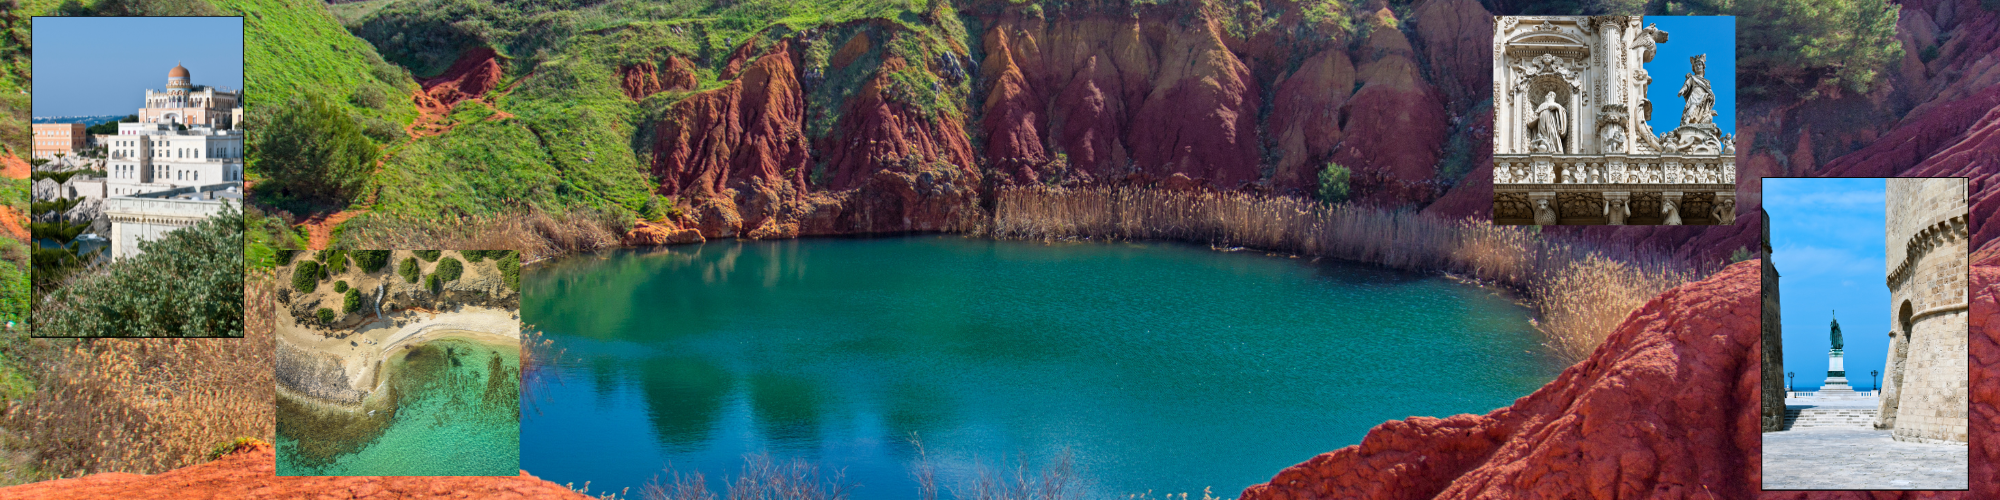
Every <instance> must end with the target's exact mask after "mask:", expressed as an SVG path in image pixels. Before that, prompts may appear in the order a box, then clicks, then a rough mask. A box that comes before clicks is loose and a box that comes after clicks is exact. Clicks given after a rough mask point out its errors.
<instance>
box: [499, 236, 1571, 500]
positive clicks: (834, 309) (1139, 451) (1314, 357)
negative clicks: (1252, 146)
mask: <svg viewBox="0 0 2000 500" xmlns="http://www.w3.org/2000/svg"><path fill="white" fill-rule="evenodd" d="M522 287H523V289H522V292H523V293H522V297H523V303H522V318H523V320H524V321H525V322H527V323H529V324H532V325H534V326H536V327H539V328H540V329H542V330H543V331H544V332H545V333H546V334H547V335H548V336H549V337H550V338H551V339H552V340H553V341H554V343H555V344H554V345H555V347H557V348H559V349H564V350H566V355H565V356H564V357H563V359H562V361H561V362H560V363H559V364H557V365H556V366H555V367H554V368H553V373H552V375H554V376H553V377H547V378H544V379H542V380H544V381H543V382H535V383H531V384H530V388H529V396H528V400H527V401H524V402H523V405H524V408H525V410H524V412H523V416H522V423H521V447H522V467H523V468H524V469H526V470H528V471H529V472H530V473H532V474H535V475H538V476H540V477H542V478H544V479H548V480H551V481H555V482H557V483H574V484H575V485H577V486H582V485H583V484H584V482H585V481H590V482H591V491H593V492H617V491H619V490H620V489H621V488H626V487H630V488H632V489H633V491H635V492H636V491H637V490H638V489H639V488H640V487H641V486H643V485H644V484H646V482H647V481H648V480H649V479H651V478H653V477H654V476H656V475H661V474H662V472H661V471H662V470H663V469H664V468H666V467H668V466H669V465H671V467H672V468H673V469H674V470H677V471H680V472H683V473H685V472H701V473H703V474H704V475H706V476H707V477H708V478H710V482H709V484H710V487H711V488H713V489H717V490H720V489H721V488H722V483H723V482H724V481H723V479H722V478H725V477H729V476H733V475H735V474H737V473H738V472H739V471H740V470H741V469H742V467H743V463H744V458H743V457H744V455H746V454H755V453H768V454H769V455H771V456H773V457H776V458H779V459H790V458H795V457H796V458H803V459H806V460H810V461H812V462H813V463H815V464H817V465H818V466H819V467H820V468H821V469H822V471H824V472H828V473H831V472H834V471H839V472H842V473H843V474H844V476H845V478H846V479H847V481H848V482H849V483H853V484H854V485H855V487H856V489H855V490H854V491H853V493H854V497H855V498H859V499H875V498H882V499H908V498H915V497H916V483H915V482H914V480H913V479H912V478H911V473H910V471H911V466H912V464H914V463H916V460H917V456H918V455H917V450H916V448H915V447H914V446H912V444H911V443H910V437H911V436H912V435H915V436H917V437H919V438H920V439H921V441H922V443H923V447H924V450H925V451H926V453H927V456H928V462H929V463H931V464H934V465H935V466H937V467H938V469H939V471H940V481H939V482H940V483H941V484H942V485H943V486H945V487H947V488H949V487H950V486H953V485H957V484H962V483H964V482H966V481H968V480H970V478H972V477H974V476H975V475H976V471H977V470H979V469H981V468H982V467H984V468H989V469H990V468H992V467H994V466H995V465H1000V464H1007V465H1011V464H1017V463H1019V462H1020V461H1022V460H1025V461H1027V462H1029V463H1030V464H1047V463H1049V462H1051V461H1053V460H1054V457H1056V456H1058V455H1059V454H1063V453H1067V454H1068V455H1069V456H1070V457H1072V458H1073V460H1074V461H1075V465H1076V467H1077V470H1078V471H1079V475H1080V476H1081V478H1082V479H1083V480H1084V481H1085V482H1087V483H1088V487H1089V488H1090V492H1091V493H1092V495H1091V496H1092V497H1109V496H1114V495H1116V496H1122V495H1124V494H1128V493H1144V492H1146V491H1149V490H1150V491H1152V492H1154V493H1155V494H1156V495H1157V494H1162V493H1165V492H1176V493H1178V492H1193V496H1194V497H1196V498H1199V497H1200V495H1201V490H1202V489H1203V488H1204V487H1213V488H1214V492H1215V493H1216V494H1217V495H1218V496H1223V497H1229V498H1233V497H1234V496H1235V495H1236V494H1237V493H1238V492H1239V491H1240V490H1241V489H1242V488H1243V487H1245V486H1248V485H1250V484H1254V483H1259V482H1263V481H1267V480H1269V479H1270V478H1271V476H1272V475H1274V474H1276V473H1277V472H1278V470H1280V469H1282V468H1284V467H1286V466H1289V465H1293V464H1296V463H1299V462H1302V461H1305V460H1306V459H1309V458H1312V457H1313V456H1314V455H1316V454H1319V453H1323V452H1326V451H1330V450H1333V449H1336V448H1339V447H1342V446H1347V445H1351V444H1356V443H1357V442H1359V440H1360V438H1361V437H1362V435H1363V434H1364V433H1366V432H1367V430H1368V429H1369V428H1370V427H1373V426H1375V425H1377V424H1380V423H1382V422H1383V421H1385V420H1391V419H1401V418H1404V417H1408V416H1412V415H1430V416H1447V415H1452V414H1457V413H1485V412H1488V411H1491V410H1493V409H1494V408H1496V407H1500V406H1505V405H1508V404H1511V403H1512V402H1513V400H1514V399H1515V398H1518V397H1521V396H1525V395H1527V394H1528V393H1530V392H1532V391H1533V390H1534V389H1536V388H1538V387H1540V386H1541V385H1542V384H1543V383H1546V382H1547V381H1549V380H1551V379H1553V378H1554V376H1555V374H1556V373H1558V372H1559V371H1560V369H1561V365H1559V364H1558V363H1557V362H1556V361H1554V360H1553V358H1551V357H1549V356H1547V355H1545V354H1543V352H1544V349H1542V348H1541V347H1540V345H1539V344H1538V341H1537V337H1536V335H1535V333H1534V332H1533V331H1532V330H1531V327H1530V326H1529V324H1528V319H1529V315H1530V311H1528V310H1527V309H1525V308H1522V307H1520V306H1518V305H1516V304H1514V303H1512V302H1510V301H1509V300H1508V299H1506V298H1504V297H1501V296H1498V295H1495V294H1493V293H1491V292H1490V291H1488V290H1484V289H1480V288H1476V287H1470V286H1465V285H1462V284H1458V283H1455V282H1452V281H1449V280H1447V279H1443V278H1439V277H1432V276H1426V275H1419V274H1411V273H1402V272H1393V271H1386V270H1381V269H1378V268H1373V267H1367V266H1357V265H1349V264H1338V263H1328V262H1320V263H1314V262H1310V261H1308V260H1306V259H1292V258H1285V257H1273V256H1268V255H1265V254H1262V253H1255V252H1216V251H1212V250H1209V249H1207V248H1205V247H1195V246H1188V245H1181V244H1167V243H1135V244H1099V243H1078V244H1056V245H1045V244H1041V243H1029V242H1013V241H992V240H983V239H968V238H963V237H957V236H915V237H897V238H873V239H807V240H793V241H779V242H743V243H738V242H722V243H709V244H706V245H701V246H683V247H673V248H672V251H671V252H670V253H636V252H615V253H608V254H602V255H588V256H579V257H572V258H569V259H565V260H563V261H560V262H556V263H553V264H551V265H547V266H543V267H540V268H537V269H533V270H531V272H529V273H527V274H526V275H525V276H524V277H523V285H522ZM947 494H948V492H947Z"/></svg>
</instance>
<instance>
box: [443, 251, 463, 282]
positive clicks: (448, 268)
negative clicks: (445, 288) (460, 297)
mask: <svg viewBox="0 0 2000 500" xmlns="http://www.w3.org/2000/svg"><path fill="white" fill-rule="evenodd" d="M464 273H465V264H464V263H461V262H459V261H458V259H454V258H451V257H445V258H444V260H442V261H439V262H438V265H437V274H438V275H439V278H438V279H440V280H443V281H452V280H456V279H458V277H459V275H461V274H464Z"/></svg>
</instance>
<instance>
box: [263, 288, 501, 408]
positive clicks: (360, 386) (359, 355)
mask: <svg viewBox="0 0 2000 500" xmlns="http://www.w3.org/2000/svg"><path fill="white" fill-rule="evenodd" d="M278 314H279V316H280V321H279V323H280V325H281V326H280V327H279V328H278V341H279V342H283V343H285V344H289V345H291V346H293V347H296V348H299V349H302V350H305V351H308V352H312V353H315V354H322V355H327V356H331V357H332V358H333V359H335V360H336V361H337V362H338V363H339V365H340V367H341V372H342V373H343V374H344V375H345V378H346V380H345V383H346V384H345V385H346V386H347V387H349V388H351V389H354V390H357V391H362V392H367V393H373V392H374V391H375V389H376V388H377V387H378V386H379V385H380V384H381V383H382V381H381V380H379V379H378V377H377V376H376V373H375V372H376V371H377V370H379V369H381V367H382V361H383V360H385V359H387V358H388V356H389V355H391V354H393V353H394V352H396V351H397V350H401V349H404V348H406V347H408V346H412V345H415V344H418V343H422V342H425V341H428V340H432V339H436V338H442V337H460V338H465V339H468V340H475V341H480V342H486V343H492V344H497V345H509V344H511V345H520V342H521V321H520V317H519V316H518V315H516V314H515V313H514V311H511V310H506V309H494V308H486V307H479V306H461V307H460V308H459V309H458V310H456V311H448V312H428V311H421V310H412V311H406V312H402V313H398V314H390V315H385V316H383V317H382V318H380V319H376V320H375V321H371V322H369V323H367V324H365V325H363V326H361V327H360V328H357V329H355V330H352V331H350V332H348V333H347V334H346V335H345V336H343V337H329V336H325V335H324V334H323V333H322V332H321V331H319V330H315V329H312V328H304V327H299V326H297V325H296V323H294V322H293V320H292V318H290V317H289V316H290V315H289V314H287V313H286V311H285V310H284V309H283V308H280V309H279V311H278Z"/></svg>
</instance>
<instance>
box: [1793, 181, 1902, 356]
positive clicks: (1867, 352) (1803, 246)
mask: <svg viewBox="0 0 2000 500" xmlns="http://www.w3.org/2000/svg"><path fill="white" fill-rule="evenodd" d="M1886 186H1887V185H1886V184H1885V183H1884V181H1883V180H1882V179H1842V178H1817V179H1795V178H1765V179H1764V193H1763V194H1764V210H1767V211H1769V212H1770V213H1771V263H1772V264H1773V265H1775V266H1777V268H1778V275H1779V278H1778V300H1779V304H1780V305H1779V311H1780V314H1781V315H1782V317H1783V320H1782V323H1781V325H1782V327H1783V329H1784V331H1783V334H1784V349H1785V371H1788V372H1795V373H1798V377H1797V378H1796V379H1794V380H1796V381H1797V384H1796V387H1797V388H1798V389H1799V390H1812V389H1815V388H1818V387H1819V385H1820V383H1821V382H1824V381H1825V380H1826V365H1827V363H1826V351H1827V349H1828V348H1829V347H1831V346H1830V345H1829V344H1830V343H1831V340H1830V339H1828V338H1827V326H1828V325H1827V322H1828V320H1829V319H1832V318H1831V317H1830V316H1829V314H1831V313H1832V312H1833V310H1836V309H1837V310H1839V318H1840V331H1841V339H1842V340H1844V341H1845V342H1846V344H1847V347H1846V355H1847V356H1846V360H1845V363H1846V365H1847V380H1848V383H1849V384H1852V385H1854V388H1855V390H1865V389H1867V388H1870V387H1872V386H1869V377H1868V371H1869V370H1878V371H1879V370H1881V369H1882V365H1883V363H1884V362H1885V361H1887V356H1888V348H1889V336H1888V333H1889V317H1890V314H1891V310H1890V307H1889V286H1888V285H1887V284H1886V283H1885V282H1884V280H1885V279H1886V278H1885V275H1887V274H1888V273H1887V271H1886V266H1885V265H1884V264H1883V260H1885V259H1886V258H1887V257H1886V256H1885V255H1884V254H1885V253H1886V252H1885V250H1884V248H1883V245H1884V241H1885V240H1886V238H1885V237H1884V236H1883V234H1884V233H1883V231H1884V230H1885V229H1884V227H1883V226H1884V215H1883V211H1884V207H1883V194H1884V192H1885V190H1886ZM1878 380H1879V377H1878Z"/></svg>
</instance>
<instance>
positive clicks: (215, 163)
mask: <svg viewBox="0 0 2000 500" xmlns="http://www.w3.org/2000/svg"><path fill="white" fill-rule="evenodd" d="M188 75H189V73H188V70H187V68H185V67H181V66H180V65H175V66H174V68H173V69H172V70H170V71H168V72H167V91H166V92H156V91H152V90H147V91H146V107H144V108H140V109H139V113H138V115H139V122H138V123H120V124H118V134H117V135H114V136H110V137H107V138H106V140H105V141H104V144H103V146H104V147H105V154H106V156H107V159H106V161H105V174H106V179H105V189H104V191H105V193H104V194H105V195H106V196H131V195H136V194H142V193H150V192H155V191H165V190H170V189H177V188H182V187H188V186H203V185H212V184H218V183H225V182H241V181H242V180H243V131H242V130H240V129H237V128H234V127H233V125H234V123H235V121H234V117H235V116H239V115H238V114H237V113H239V111H237V110H238V109H240V108H238V107H237V106H236V105H237V94H236V93H235V92H229V91H226V90H220V89H215V88H212V87H205V86H197V85H193V84H191V83H189V80H190V78H189V76H188Z"/></svg>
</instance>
